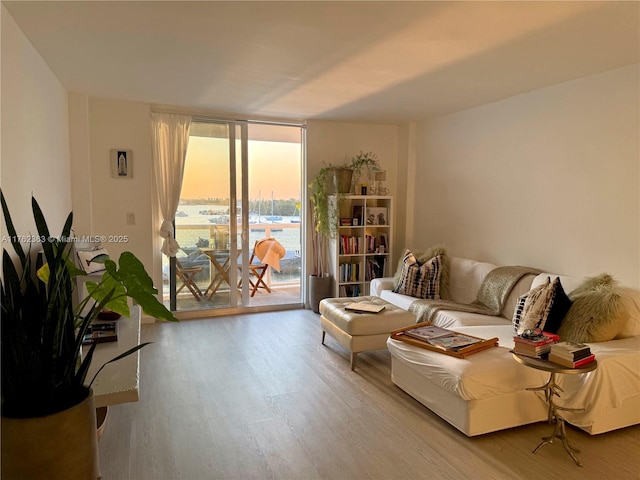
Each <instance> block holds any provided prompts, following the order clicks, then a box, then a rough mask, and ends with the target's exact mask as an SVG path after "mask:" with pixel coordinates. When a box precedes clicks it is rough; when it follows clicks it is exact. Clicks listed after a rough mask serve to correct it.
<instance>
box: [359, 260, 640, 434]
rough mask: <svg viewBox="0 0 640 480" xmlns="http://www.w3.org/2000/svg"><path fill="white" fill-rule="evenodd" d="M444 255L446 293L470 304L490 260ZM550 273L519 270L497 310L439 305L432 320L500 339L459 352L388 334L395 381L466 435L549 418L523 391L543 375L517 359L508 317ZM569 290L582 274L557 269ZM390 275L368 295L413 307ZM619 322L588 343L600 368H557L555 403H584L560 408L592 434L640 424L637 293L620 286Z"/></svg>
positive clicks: (537, 397) (540, 401) (541, 402)
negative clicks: (610, 333)
mask: <svg viewBox="0 0 640 480" xmlns="http://www.w3.org/2000/svg"><path fill="white" fill-rule="evenodd" d="M447 262H448V292H447V295H448V296H449V298H450V299H451V300H452V301H453V302H456V303H460V304H470V303H471V302H473V301H474V300H476V297H477V295H478V291H479V289H480V287H481V285H482V282H483V280H484V279H485V277H486V276H487V274H489V272H491V271H493V270H494V269H496V268H497V266H496V265H493V264H490V263H484V262H478V261H474V260H471V259H464V258H458V257H451V258H449V259H447ZM556 277H557V275H555V274H550V273H539V274H526V275H523V276H522V277H521V278H520V279H519V280H518V281H517V282H516V283H515V285H513V286H512V288H511V289H510V293H509V295H508V297H507V298H506V301H504V304H503V308H502V310H501V311H500V313H499V315H486V314H479V313H473V312H464V311H455V310H446V309H443V310H439V311H437V312H436V313H435V316H434V317H433V318H432V323H434V324H435V325H439V326H442V327H445V328H449V329H452V330H455V331H459V332H463V333H466V334H469V335H473V336H477V337H481V338H493V337H497V338H498V339H499V346H498V347H497V348H491V349H488V350H485V351H482V352H478V353H476V354H473V355H470V356H469V357H467V358H464V359H459V358H455V357H451V356H447V355H443V354H440V353H437V352H431V351H429V350H425V349H422V348H420V347H417V346H413V345H410V344H407V343H405V342H402V341H399V340H394V339H392V338H389V340H388V341H387V347H388V349H389V351H390V353H391V362H392V363H391V375H392V380H393V382H394V383H395V384H396V385H397V386H399V387H400V388H401V389H402V390H404V391H405V392H407V393H408V394H409V395H411V396H412V397H414V398H415V399H417V400H418V401H419V402H421V403H422V404H424V405H425V406H426V407H428V408H429V409H430V410H432V411H433V412H435V413H436V414H438V415H439V416H440V417H442V418H443V419H445V420H446V421H447V422H449V423H450V424H452V425H453V426H455V427H456V428H458V429H459V430H460V431H462V432H463V433H464V434H466V435H468V436H474V435H480V434H484V433H488V432H492V431H496V430H501V429H505V428H510V427H515V426H519V425H524V424H528V423H533V422H538V421H544V420H546V419H547V415H548V412H547V404H546V402H545V399H544V396H543V394H542V393H540V392H538V393H536V392H533V391H527V390H526V388H528V387H537V386H540V385H542V384H544V383H545V382H546V381H547V380H548V378H549V374H548V373H546V372H543V371H540V370H536V369H533V368H530V367H527V366H524V365H522V364H520V363H518V362H516V361H515V360H514V358H513V355H512V353H511V352H510V350H511V349H512V348H513V337H514V326H513V323H512V319H513V316H514V311H515V310H516V306H517V304H518V299H519V298H521V297H522V295H525V294H527V292H529V291H530V290H531V289H532V288H535V287H536V286H538V285H540V284H542V283H543V282H547V281H548V280H547V279H550V280H553V279H555V278H556ZM559 278H560V281H561V284H562V286H563V287H564V290H565V291H566V292H567V293H568V294H569V297H571V292H572V291H573V290H574V289H575V288H576V287H577V286H578V285H579V284H580V283H581V282H582V280H583V279H576V278H570V277H565V276H560V277H559ZM393 288H394V279H393V278H391V277H389V278H379V279H375V280H373V281H372V282H371V290H370V294H371V295H375V296H379V297H381V298H382V299H384V300H386V301H387V302H390V303H392V304H394V305H396V306H398V307H401V308H403V309H406V310H412V308H411V305H412V303H413V302H415V301H416V298H414V297H411V296H408V295H403V294H399V293H394V292H393ZM620 291H621V293H622V303H623V306H624V313H623V316H624V322H623V323H624V325H623V327H622V328H621V329H620V331H619V332H618V333H617V334H616V336H615V338H613V339H611V340H608V341H602V342H593V343H589V345H590V347H591V350H592V352H594V353H595V355H596V358H597V360H598V368H597V369H596V370H595V371H593V372H590V373H586V374H582V375H562V374H560V375H557V382H558V384H559V385H560V386H561V388H562V389H563V390H564V392H563V393H562V395H561V397H560V398H559V399H556V401H555V403H556V404H558V405H561V406H565V407H570V408H578V409H584V410H583V411H580V412H563V417H564V418H565V420H566V421H568V422H569V423H571V424H573V425H575V426H578V427H579V428H581V429H583V430H585V431H587V432H588V433H590V434H598V433H602V432H607V431H610V430H614V429H618V428H622V427H626V426H629V425H635V424H638V423H640V307H639V306H640V292H638V291H636V290H631V289H621V290H620Z"/></svg>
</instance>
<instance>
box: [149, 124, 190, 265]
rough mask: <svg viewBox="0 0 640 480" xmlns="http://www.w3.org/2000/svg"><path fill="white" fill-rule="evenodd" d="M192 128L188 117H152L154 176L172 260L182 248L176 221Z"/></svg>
mask: <svg viewBox="0 0 640 480" xmlns="http://www.w3.org/2000/svg"><path fill="white" fill-rule="evenodd" d="M190 129H191V117H190V116H188V115H178V114H173V113H152V114H151V142H152V152H153V175H154V179H155V183H156V189H157V192H158V201H159V204H160V213H161V215H162V226H161V227H160V232H159V233H160V236H161V237H162V238H163V241H162V249H161V251H162V253H164V254H165V255H166V256H168V257H175V255H176V253H177V252H178V250H179V249H180V245H178V242H177V241H176V240H175V238H174V230H173V222H174V220H175V214H176V210H177V209H178V202H179V201H180V190H181V189H182V176H183V172H184V162H185V157H186V155H187V146H188V145H189V130H190Z"/></svg>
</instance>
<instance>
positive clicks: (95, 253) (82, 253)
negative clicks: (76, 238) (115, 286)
mask: <svg viewBox="0 0 640 480" xmlns="http://www.w3.org/2000/svg"><path fill="white" fill-rule="evenodd" d="M108 258H109V254H108V253H107V251H106V250H105V249H104V248H95V249H93V250H78V260H80V268H82V270H84V271H85V272H86V273H96V272H102V271H103V270H105V267H104V261H105V260H106V259H108Z"/></svg>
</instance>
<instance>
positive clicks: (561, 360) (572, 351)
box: [549, 342, 595, 368]
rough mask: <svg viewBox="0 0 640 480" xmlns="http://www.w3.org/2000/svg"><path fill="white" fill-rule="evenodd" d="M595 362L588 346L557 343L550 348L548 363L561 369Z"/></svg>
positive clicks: (573, 343)
mask: <svg viewBox="0 0 640 480" xmlns="http://www.w3.org/2000/svg"><path fill="white" fill-rule="evenodd" d="M594 360H595V355H594V354H593V353H591V349H590V348H589V345H586V344H584V343H575V342H558V343H556V344H555V345H553V346H552V347H551V351H550V352H549V361H550V362H553V363H557V364H558V365H562V366H563V367H569V368H576V367H580V366H581V365H585V364H587V363H589V362H593V361H594Z"/></svg>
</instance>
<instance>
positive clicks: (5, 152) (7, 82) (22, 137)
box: [0, 6, 71, 252]
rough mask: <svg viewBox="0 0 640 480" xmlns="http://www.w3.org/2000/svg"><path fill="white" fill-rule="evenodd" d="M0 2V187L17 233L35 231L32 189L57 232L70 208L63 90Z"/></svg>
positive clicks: (67, 142)
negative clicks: (0, 130) (0, 157)
mask: <svg viewBox="0 0 640 480" xmlns="http://www.w3.org/2000/svg"><path fill="white" fill-rule="evenodd" d="M0 8H1V14H0V16H1V17H2V19H1V22H2V41H1V49H2V51H1V58H2V78H1V85H2V86H1V89H2V90H1V97H2V106H1V125H2V132H1V139H2V147H1V156H2V166H1V170H0V174H1V184H2V191H3V192H4V195H5V197H6V199H7V203H8V204H9V208H10V211H11V216H12V218H13V221H14V224H15V227H16V230H17V232H18V234H21V235H31V234H34V235H36V234H37V231H36V228H35V223H34V222H33V215H32V212H31V195H32V194H33V195H34V196H35V198H36V200H38V203H39V204H40V207H41V208H42V210H43V212H44V215H45V218H46V219H47V223H48V225H49V230H50V232H51V233H52V234H53V235H56V236H57V235H59V234H60V232H61V230H62V226H63V225H64V221H65V220H66V218H67V215H68V214H69V212H70V211H71V182H70V163H69V120H68V116H69V112H68V106H67V92H66V90H65V89H64V88H63V87H62V85H61V84H60V82H59V81H58V79H57V78H56V77H55V76H54V75H53V73H52V72H51V71H50V70H49V67H48V66H47V65H46V64H45V62H44V60H43V59H42V57H41V56H40V55H39V54H38V53H37V51H36V50H35V49H34V48H33V46H32V45H31V43H29V41H28V40H27V39H26V37H25V36H24V34H23V33H22V31H21V30H20V29H19V28H18V26H17V25H16V23H15V21H14V20H13V18H12V17H11V15H10V14H9V12H8V11H7V10H6V8H5V7H4V6H2V7H0ZM5 232H6V230H5V227H4V221H3V222H2V233H5ZM3 247H4V248H7V249H8V250H9V251H11V252H12V251H13V250H12V248H11V247H8V246H7V245H3Z"/></svg>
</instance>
